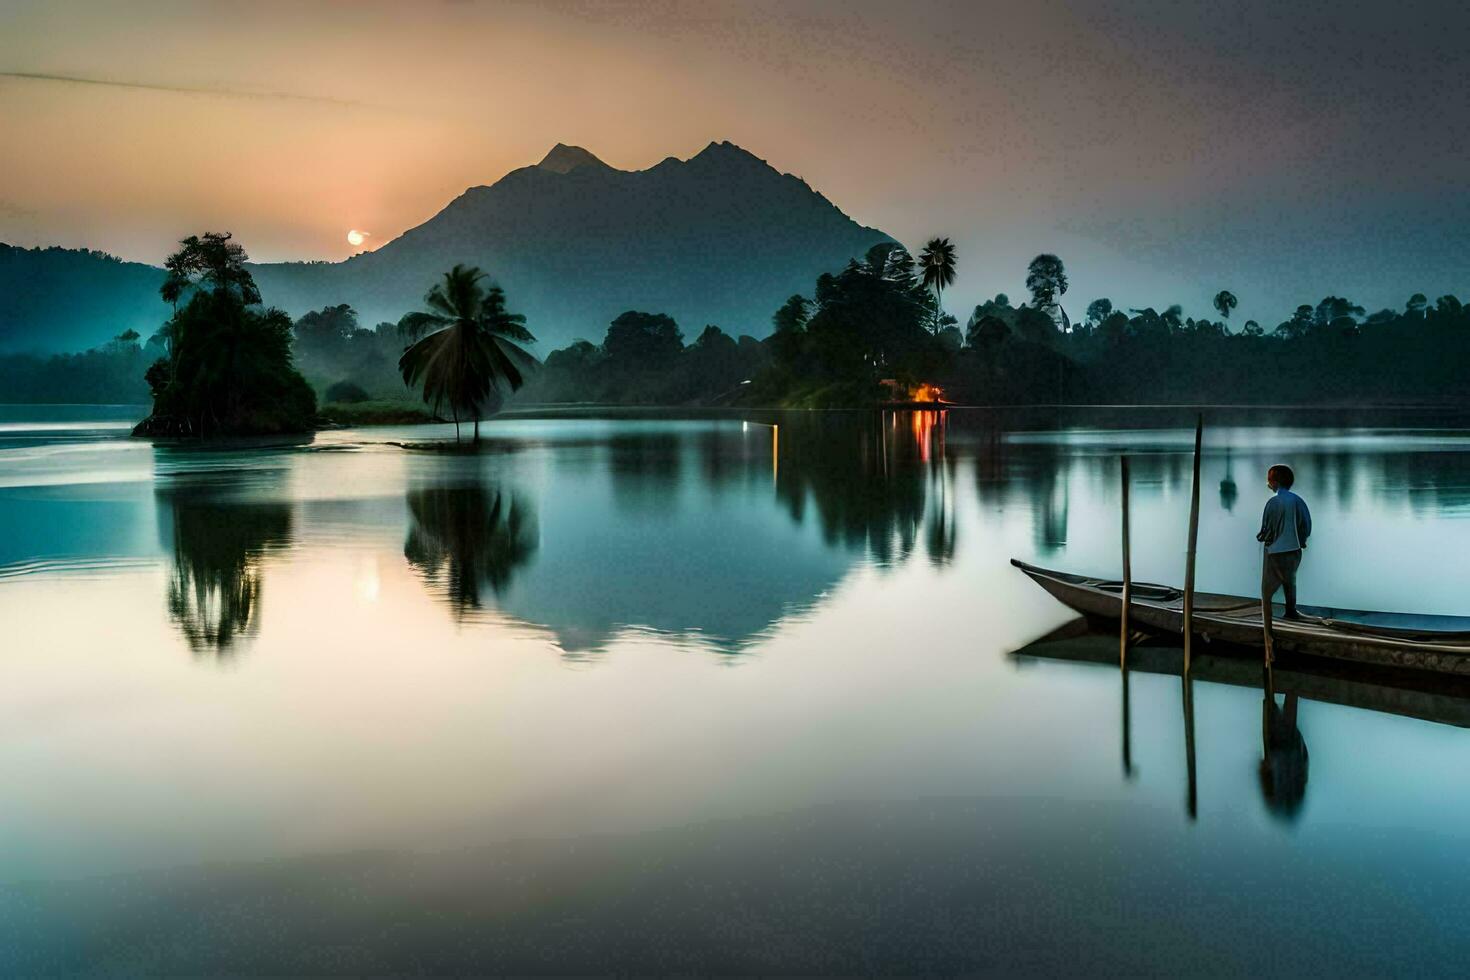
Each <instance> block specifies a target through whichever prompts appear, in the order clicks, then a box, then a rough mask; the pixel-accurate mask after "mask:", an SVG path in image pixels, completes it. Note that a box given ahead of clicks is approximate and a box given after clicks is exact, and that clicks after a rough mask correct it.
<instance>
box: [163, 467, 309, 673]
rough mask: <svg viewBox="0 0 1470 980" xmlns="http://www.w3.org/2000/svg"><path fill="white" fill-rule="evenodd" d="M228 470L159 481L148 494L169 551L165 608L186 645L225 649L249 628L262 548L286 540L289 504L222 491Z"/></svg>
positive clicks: (255, 613) (254, 621)
mask: <svg viewBox="0 0 1470 980" xmlns="http://www.w3.org/2000/svg"><path fill="white" fill-rule="evenodd" d="M233 482H234V481H233V478H232V477H231V474H229V473H228V472H224V473H216V474H213V479H212V480H211V481H209V482H207V483H187V482H186V483H180V484H175V485H170V486H163V487H160V488H159V489H158V491H157V492H156V494H155V501H156V504H157V507H158V514H159V520H158V523H159V528H160V533H161V534H162V535H163V537H164V546H165V548H166V549H169V550H171V551H172V553H173V569H172V574H171V575H170V577H169V583H168V595H167V603H168V613H169V618H170V619H171V620H172V621H173V623H174V625H175V626H177V627H178V629H179V632H180V633H181V634H182V635H183V637H184V640H185V642H187V643H188V644H189V648H190V649H191V650H193V651H194V652H196V653H204V652H213V653H215V654H217V655H220V656H228V655H229V654H231V653H232V652H233V651H234V648H235V644H236V643H237V642H238V641H240V640H241V639H244V638H246V637H249V636H251V635H253V634H254V632H255V629H256V627H257V626H258V619H259V613H260V602H261V575H260V559H261V556H262V555H263V554H264V553H265V552H267V551H269V550H271V549H275V548H281V547H285V546H286V545H288V544H289V543H290V541H291V537H292V519H291V508H290V506H289V505H288V504H285V503H280V502H254V501H248V500H247V501H241V500H239V499H238V498H236V497H233V496H231V495H230V494H228V493H227V492H226V488H227V487H229V486H230V485H231V484H232V483H233Z"/></svg>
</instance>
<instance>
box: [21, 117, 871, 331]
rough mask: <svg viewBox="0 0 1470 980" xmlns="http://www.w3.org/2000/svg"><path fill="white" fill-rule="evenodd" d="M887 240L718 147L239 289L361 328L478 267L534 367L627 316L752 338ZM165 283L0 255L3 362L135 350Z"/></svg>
mask: <svg viewBox="0 0 1470 980" xmlns="http://www.w3.org/2000/svg"><path fill="white" fill-rule="evenodd" d="M189 230H191V229H181V230H180V233H181V234H183V233H185V232H187V231H189ZM889 240H890V239H889V237H888V236H887V235H885V234H883V233H882V232H880V231H877V230H875V229H873V228H866V227H863V226H862V225H860V224H858V223H857V222H855V221H853V220H852V219H851V218H849V217H848V216H847V215H845V214H843V213H842V212H841V211H840V210H838V209H837V207H836V206H834V205H833V204H832V203H831V202H830V201H828V200H827V199H826V198H825V197H823V196H822V195H821V194H819V193H817V192H816V191H814V190H813V189H812V188H811V187H809V186H808V185H807V184H806V182H805V181H803V180H801V179H800V178H797V177H793V176H792V175H790V174H782V173H780V172H778V171H777V170H775V169H774V168H773V167H771V166H770V165H769V164H767V163H766V162H765V161H763V160H760V159H758V158H757V157H755V156H754V155H752V154H751V153H748V152H746V151H745V150H742V149H741V148H740V147H738V146H735V145H734V144H732V143H711V144H710V145H709V146H707V147H705V148H704V150H702V151H701V152H699V153H698V154H696V155H695V156H693V157H691V158H690V159H688V160H678V159H675V158H674V157H669V158H668V159H666V160H664V161H663V162H662V163H659V164H657V165H656V166H653V167H650V168H649V169H647V170H637V171H627V170H618V169H616V168H614V167H610V166H608V165H607V164H606V163H604V162H602V161H601V160H599V159H598V158H597V157H596V156H594V155H593V154H592V153H589V152H588V151H587V150H585V149H583V148H581V147H578V146H566V145H564V144H561V143H558V144H557V145H556V146H555V147H553V148H552V150H551V152H549V153H547V154H546V157H545V159H543V160H542V161H541V162H540V163H538V164H536V165H535V166H532V167H522V168H521V169H519V170H513V171H511V172H510V173H508V174H506V175H505V176H504V177H502V178H501V179H500V180H498V181H497V182H495V183H494V184H492V185H490V186H488V187H484V186H481V187H471V188H470V189H469V190H467V191H465V192H464V193H463V194H461V195H460V196H459V197H457V198H455V199H454V200H453V201H451V202H450V203H449V205H448V206H446V207H445V208H444V210H442V211H440V212H439V213H438V214H436V215H435V216H434V217H432V218H430V219H429V220H428V221H426V222H424V223H423V224H421V225H419V226H418V227H416V228H412V229H410V230H408V231H406V232H404V233H403V234H402V235H401V236H399V237H398V238H396V239H394V240H393V241H391V242H388V243H387V244H386V245H384V246H383V247H382V248H380V249H378V250H377V251H375V252H366V253H363V254H360V255H356V256H353V257H352V258H350V259H347V260H345V261H343V262H286V263H260V264H253V265H252V266H251V271H252V272H253V274H254V275H255V279H256V282H257V283H258V284H259V285H260V289H261V293H262V295H263V297H264V299H265V302H267V303H269V304H272V305H275V306H279V307H281V308H283V309H285V310H287V311H288V312H289V313H291V314H292V315H293V316H300V315H301V314H303V313H306V312H307V311H309V310H314V309H321V308H322V307H324V306H335V305H336V304H338V303H350V304H352V305H353V306H354V307H355V308H356V309H357V311H358V315H359V319H360V321H361V322H362V323H363V324H364V325H365V326H372V325H373V324H376V323H378V322H380V321H383V320H390V321H395V322H396V321H397V320H398V318H399V317H400V316H402V315H403V314H404V313H406V312H408V311H410V310H415V309H419V308H420V306H421V305H422V301H423V296H424V293H425V292H427V291H428V289H429V287H430V286H431V285H433V283H434V282H435V280H436V279H437V278H438V277H439V276H440V275H442V274H443V273H444V272H446V271H447V270H448V269H449V268H450V267H452V266H453V265H454V264H455V263H456V262H463V263H466V264H469V265H477V266H479V267H480V268H481V269H483V270H484V271H485V272H486V273H488V274H489V275H490V276H491V278H492V279H494V280H495V281H496V282H498V283H500V285H501V286H502V287H504V289H505V291H506V293H507V296H508V299H509V302H510V307H511V309H513V310H515V311H516V312H518V313H524V314H525V315H526V317H527V321H528V326H529V327H530V328H531V331H532V332H533V333H535V334H536V336H537V338H538V339H539V340H540V344H539V345H538V346H539V349H540V350H541V351H542V352H543V353H544V352H546V351H548V350H550V349H552V348H553V347H560V346H563V345H565V344H566V343H568V342H570V341H571V340H573V339H576V338H578V337H585V338H587V339H589V340H592V341H595V342H600V341H601V340H602V337H603V334H604V333H605V332H606V330H607V325H608V323H609V322H611V321H612V320H613V318H614V317H616V316H617V315H618V314H620V313H622V312H624V311H626V310H644V311H647V312H653V313H667V314H669V315H671V316H672V317H674V319H675V320H677V321H678V322H679V325H680V327H681V328H682V329H683V331H684V334H685V336H686V337H687V338H689V339H690V340H692V339H693V338H694V337H695V336H697V335H698V334H699V332H700V330H701V329H703V327H704V325H705V324H708V323H713V324H716V325H718V326H720V327H722V328H723V329H724V330H725V332H726V333H729V334H731V335H738V334H742V333H749V334H753V335H755V336H757V337H764V336H766V335H767V334H768V333H770V330H771V314H772V313H774V312H775V311H776V309H777V307H779V306H780V305H781V303H782V302H784V301H785V299H786V298H787V297H788V296H790V295H791V294H792V293H805V294H808V295H810V293H811V291H812V284H813V282H814V281H815V280H816V278H817V276H819V275H820V274H822V273H823V272H831V271H836V270H837V269H839V268H841V267H842V266H843V265H844V264H846V262H847V260H848V259H850V258H854V257H858V256H861V255H862V254H863V253H864V252H866V251H867V250H868V248H869V247H870V246H872V245H874V244H876V243H878V242H882V241H889ZM242 244H243V245H244V246H245V247H246V249H247V250H248V249H249V248H250V245H251V243H250V242H248V241H247V242H242ZM162 281H163V270H162V269H158V268H155V267H153V266H149V265H143V264H141V263H136V262H123V261H121V260H119V259H117V258H115V257H113V256H110V255H107V254H105V253H103V252H91V251H86V250H69V249H61V248H48V249H23V248H13V247H10V246H6V245H0V297H4V300H3V302H0V353H4V352H7V351H44V352H54V351H73V350H81V349H84V348H87V347H92V346H95V345H97V344H101V343H103V342H105V341H107V340H108V339H110V338H112V337H114V336H116V335H117V334H119V333H121V332H122V331H124V330H126V329H129V328H131V329H134V330H137V331H138V332H139V333H140V334H142V335H143V336H144V337H149V336H151V335H152V334H153V332H154V331H155V330H157V329H158V327H159V326H160V325H161V324H162V323H163V320H164V318H165V317H166V315H167V314H168V307H167V306H166V305H165V304H164V303H163V301H162V300H161V299H159V296H158V286H159V284H160V283H161V282H162Z"/></svg>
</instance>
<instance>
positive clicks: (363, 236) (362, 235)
mask: <svg viewBox="0 0 1470 980" xmlns="http://www.w3.org/2000/svg"><path fill="white" fill-rule="evenodd" d="M367 238H368V233H367V232H365V231H358V230H357V229H356V228H354V229H352V230H351V231H349V232H348V233H347V244H349V245H361V244H362V243H363V242H365V241H367Z"/></svg>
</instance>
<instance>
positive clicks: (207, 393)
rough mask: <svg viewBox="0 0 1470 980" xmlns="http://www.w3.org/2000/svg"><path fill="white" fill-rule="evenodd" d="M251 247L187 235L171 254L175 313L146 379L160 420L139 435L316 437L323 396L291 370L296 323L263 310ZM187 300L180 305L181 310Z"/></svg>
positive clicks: (168, 296)
mask: <svg viewBox="0 0 1470 980" xmlns="http://www.w3.org/2000/svg"><path fill="white" fill-rule="evenodd" d="M245 260H246V255H245V250H244V249H242V248H241V247H240V246H239V245H238V244H237V243H235V242H233V241H231V240H230V236H229V235H228V234H220V233H214V232H211V233H209V234H206V235H203V236H192V235H191V236H190V237H188V238H186V239H184V240H183V241H182V242H180V248H179V250H178V251H177V252H175V253H174V254H173V255H171V256H169V258H168V261H167V263H166V264H165V268H166V269H167V271H168V276H167V278H166V279H165V280H164V283H163V286H162V287H161V288H160V290H159V292H160V293H161V294H162V296H163V298H164V300H165V301H166V302H169V303H171V304H173V307H174V313H173V316H171V317H170V318H169V320H168V322H167V323H165V324H164V325H163V327H162V328H160V330H159V331H158V334H157V335H156V338H155V339H156V340H157V342H158V343H159V344H160V345H161V346H162V348H163V354H162V356H161V357H159V358H158V359H157V360H156V361H154V362H153V364H152V365H151V366H150V367H149V368H148V370H147V372H146V373H145V374H144V379H145V380H146V381H147V382H148V387H149V390H150V392H151V393H152V395H153V414H152V416H150V417H149V418H147V419H145V420H144V421H143V422H141V423H139V425H138V428H137V430H136V432H137V433H138V434H140V435H188V436H201V437H203V436H218V435H261V434H276V433H283V432H304V431H309V430H310V429H311V428H312V427H313V426H314V424H315V419H316V397H315V395H314V394H313V393H312V390H311V387H310V385H308V384H307V383H306V380H305V379H304V378H302V377H301V375H300V374H298V373H297V372H296V370H295V368H294V367H293V366H292V356H291V333H292V331H291V327H292V325H291V318H290V317H288V316H287V315H286V314H285V313H282V312H281V311H280V310H277V309H273V308H270V309H267V308H262V307H261V306H260V291H259V290H258V289H256V286H255V281H254V279H252V278H251V276H250V271H249V270H248V269H246V268H245ZM181 303H182V305H180V304H181Z"/></svg>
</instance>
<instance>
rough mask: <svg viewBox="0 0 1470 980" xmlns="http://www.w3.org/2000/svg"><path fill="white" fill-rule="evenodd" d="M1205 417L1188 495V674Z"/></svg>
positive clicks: (1198, 433)
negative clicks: (1201, 453)
mask: <svg viewBox="0 0 1470 980" xmlns="http://www.w3.org/2000/svg"><path fill="white" fill-rule="evenodd" d="M1204 434H1205V417H1204V415H1203V414H1201V415H1200V416H1199V419H1198V420H1197V421H1196V422H1195V424H1194V481H1193V486H1192V487H1191V489H1190V494H1189V549H1188V551H1186V552H1185V556H1184V673H1185V674H1186V675H1187V674H1188V673H1189V662H1190V652H1191V650H1190V648H1191V646H1192V643H1193V639H1194V555H1195V549H1196V545H1197V544H1198V542H1199V462H1200V448H1201V444H1202V443H1203V442H1204Z"/></svg>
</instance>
